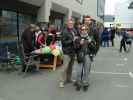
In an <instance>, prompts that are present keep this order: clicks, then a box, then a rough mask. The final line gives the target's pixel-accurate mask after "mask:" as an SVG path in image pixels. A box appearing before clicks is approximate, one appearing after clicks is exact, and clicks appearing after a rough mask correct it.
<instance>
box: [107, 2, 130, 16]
mask: <svg viewBox="0 0 133 100" xmlns="http://www.w3.org/2000/svg"><path fill="white" fill-rule="evenodd" d="M125 1H128V0H106V2H105V15H114V11H115V4H116V3H121V2H125Z"/></svg>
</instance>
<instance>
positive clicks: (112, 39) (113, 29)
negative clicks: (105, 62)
mask: <svg viewBox="0 0 133 100" xmlns="http://www.w3.org/2000/svg"><path fill="white" fill-rule="evenodd" d="M114 39H115V28H112V29H111V30H110V40H111V44H112V47H113V46H114Z"/></svg>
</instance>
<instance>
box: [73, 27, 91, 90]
mask: <svg viewBox="0 0 133 100" xmlns="http://www.w3.org/2000/svg"><path fill="white" fill-rule="evenodd" d="M91 42H92V39H91V37H90V36H89V35H88V33H87V28H86V27H85V26H84V25H83V26H82V27H81V31H80V36H79V38H78V39H76V40H75V44H76V51H77V61H78V63H79V66H77V68H76V70H77V71H76V72H77V78H76V84H75V86H76V90H77V91H79V90H80V89H81V87H83V90H84V91H87V90H88V87H89V72H90V67H91V59H90V58H89V57H88V56H89V54H88V49H89V45H90V44H91Z"/></svg>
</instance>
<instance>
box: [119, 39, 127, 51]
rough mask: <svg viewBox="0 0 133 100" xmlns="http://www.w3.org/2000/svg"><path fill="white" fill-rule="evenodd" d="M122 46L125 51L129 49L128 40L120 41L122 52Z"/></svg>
mask: <svg viewBox="0 0 133 100" xmlns="http://www.w3.org/2000/svg"><path fill="white" fill-rule="evenodd" d="M122 48H123V49H124V51H125V52H126V51H127V48H126V42H125V41H121V43H120V52H122Z"/></svg>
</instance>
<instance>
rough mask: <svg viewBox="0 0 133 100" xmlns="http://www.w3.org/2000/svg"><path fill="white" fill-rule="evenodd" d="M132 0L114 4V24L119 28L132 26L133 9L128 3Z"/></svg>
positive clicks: (132, 0)
mask: <svg viewBox="0 0 133 100" xmlns="http://www.w3.org/2000/svg"><path fill="white" fill-rule="evenodd" d="M131 2H133V0H128V1H127V2H124V3H120V4H117V5H116V9H115V11H116V12H115V23H114V24H115V26H117V27H119V28H133V10H132V9H129V5H130V4H131Z"/></svg>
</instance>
